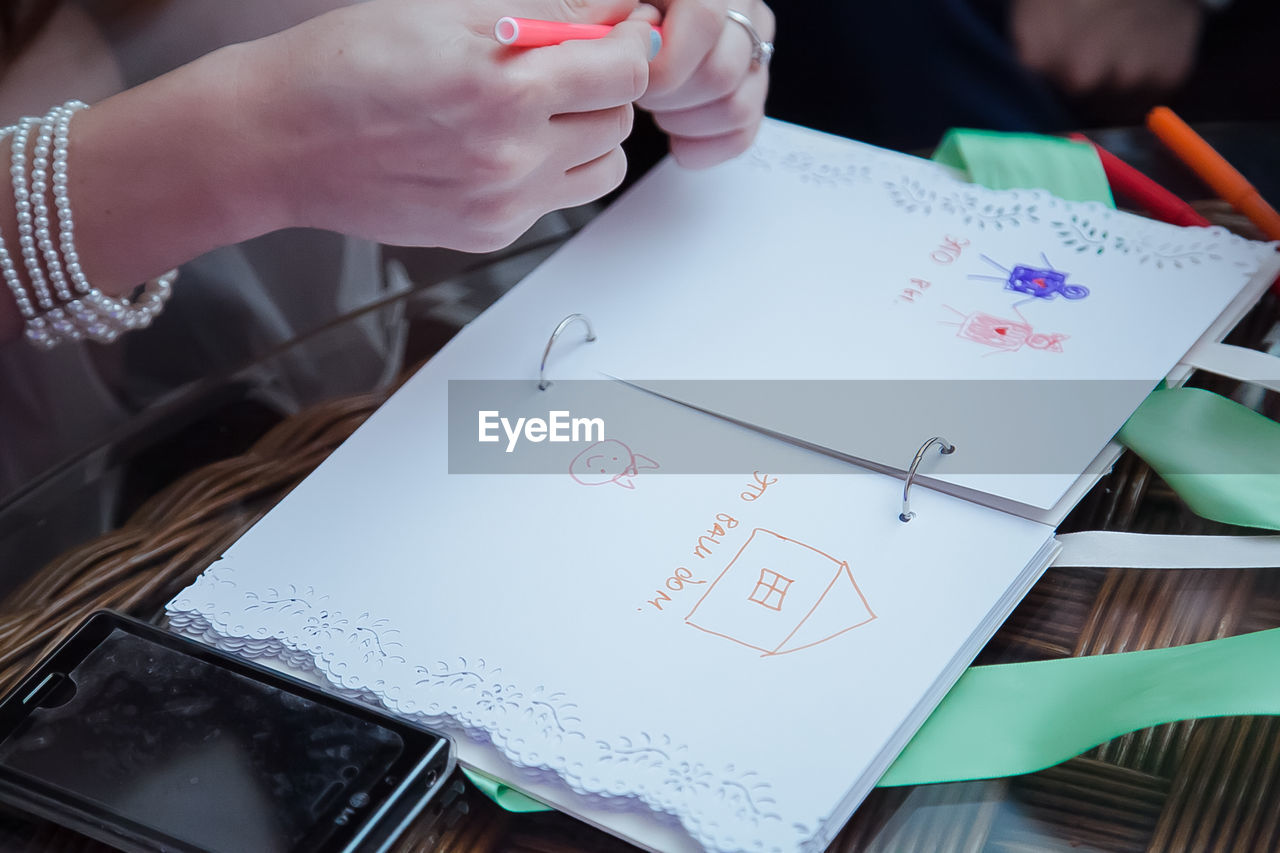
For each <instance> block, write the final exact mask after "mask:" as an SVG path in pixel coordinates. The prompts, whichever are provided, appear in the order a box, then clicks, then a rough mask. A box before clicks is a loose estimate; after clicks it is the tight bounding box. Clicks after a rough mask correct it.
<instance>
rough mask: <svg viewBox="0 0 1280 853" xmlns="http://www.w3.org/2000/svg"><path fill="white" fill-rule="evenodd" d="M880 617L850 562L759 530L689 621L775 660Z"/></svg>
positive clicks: (743, 547) (731, 562) (700, 628)
mask: <svg viewBox="0 0 1280 853" xmlns="http://www.w3.org/2000/svg"><path fill="white" fill-rule="evenodd" d="M875 618H876V615H875V613H873V612H872V610H871V607H870V606H869V605H868V604H867V600H866V598H865V597H864V596H863V594H862V591H861V590H860V589H858V584H857V582H856V581H854V579H853V573H852V572H851V571H850V570H849V564H848V563H847V562H845V561H844V560H837V559H836V558H835V557H832V556H831V555H829V554H824V553H823V552H822V551H819V550H818V549H817V548H814V547H812V546H810V545H806V544H804V543H803V542H799V541H796V540H795V539H788V538H787V537H785V536H781V535H779V534H777V533H774V532H773V531H771V530H765V529H764V528H761V527H757V528H755V529H754V530H752V531H751V536H749V537H748V538H747V541H746V543H745V544H744V545H743V546H742V547H741V548H740V549H738V553H736V554H735V555H734V556H733V559H732V560H730V561H729V565H727V566H726V567H725V569H724V571H722V572H721V573H720V575H719V577H717V578H716V579H715V580H714V581H713V582H712V583H711V585H710V586H709V587H708V588H707V591H706V592H705V593H703V595H702V598H700V599H699V600H698V603H697V604H695V605H694V606H693V609H692V610H691V611H690V612H689V615H688V616H686V617H685V622H686V623H688V624H689V625H691V626H693V627H694V628H697V629H698V630H700V631H705V632H707V633H708V634H714V635H716V636H718V637H724V638H725V639H726V640H732V641H733V642H735V643H739V644H741V645H744V646H747V647H748V648H752V649H755V650H757V651H759V652H762V653H763V654H764V655H766V656H768V655H782V654H789V653H791V652H796V651H800V650H801V649H807V648H809V647H811V646H816V645H818V644H819V643H824V642H826V641H827V640H830V639H832V638H833V637H837V636H839V635H840V634H843V633H845V632H846V631H851V630H852V629H854V628H857V627H858V626H859V625H865V624H867V623H868V622H870V621H871V620H873V619H875Z"/></svg>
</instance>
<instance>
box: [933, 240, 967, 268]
mask: <svg viewBox="0 0 1280 853" xmlns="http://www.w3.org/2000/svg"><path fill="white" fill-rule="evenodd" d="M968 245H969V241H968V240H966V239H965V238H963V237H951V236H946V237H943V238H942V245H940V246H938V248H936V249H934V250H933V251H932V252H930V253H929V257H931V258H933V260H934V263H939V264H950V263H955V262H956V261H957V260H959V258H960V253H961V252H963V251H964V248H965V246H968Z"/></svg>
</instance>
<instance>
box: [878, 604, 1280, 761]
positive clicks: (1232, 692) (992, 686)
mask: <svg viewBox="0 0 1280 853" xmlns="http://www.w3.org/2000/svg"><path fill="white" fill-rule="evenodd" d="M1277 660H1280V628H1277V629H1274V630H1270V631H1259V632H1257V633H1254V634H1244V635H1241V636H1238V637H1227V638H1225V639H1221V640H1210V641H1209V642H1205V643H1193V644H1191V645H1186V646H1177V647H1175V648H1171V649H1152V650H1149V651H1140V652H1123V653H1120V654H1111V655H1094V656H1092V657H1083V658H1062V659H1060V660H1049V661H1036V662H1034V663H1015V664H1004V665H999V666H975V667H970V668H969V670H968V671H966V672H965V674H964V675H963V676H961V677H960V680H959V681H957V682H956V686H955V687H953V688H952V689H951V692H949V693H948V694H947V696H946V698H945V699H944V700H943V702H942V704H941V705H939V706H938V708H937V710H935V711H934V712H933V714H932V716H930V717H929V719H928V720H926V721H925V724H924V726H922V727H921V729H920V731H918V732H917V733H916V735H915V737H914V738H912V739H911V742H910V743H909V744H907V748H906V749H905V750H903V751H902V754H901V755H899V756H898V759H897V760H896V761H895V762H894V763H893V765H892V766H891V767H890V768H889V771H888V772H887V773H885V774H884V776H883V777H882V778H881V779H880V783H879V784H880V785H881V786H891V785H920V784H925V783H930V782H953V781H959V780H962V779H987V778H993V777H997V776H1012V775H1015V774H1019V773H1033V772H1035V771H1037V770H1043V769H1044V768H1046V767H1052V766H1053V765H1055V764H1058V763H1060V762H1062V761H1066V760H1067V759H1069V758H1072V757H1074V756H1077V755H1079V754H1080V753H1082V752H1085V751H1086V750H1088V749H1092V748H1093V747H1095V746H1098V745H1099V744H1102V743H1105V742H1107V741H1108V740H1111V739H1112V738H1115V737H1119V736H1120V735H1123V734H1127V733H1129V732H1133V731H1137V730H1138V729H1144V728H1147V727H1148V726H1156V725H1160V724H1162V723H1171V722H1174V721H1176V720H1193V719H1201V718H1204V717H1227V716H1236V715H1244V714H1269V715H1276V714H1280V678H1276V677H1275V668H1276V661H1277Z"/></svg>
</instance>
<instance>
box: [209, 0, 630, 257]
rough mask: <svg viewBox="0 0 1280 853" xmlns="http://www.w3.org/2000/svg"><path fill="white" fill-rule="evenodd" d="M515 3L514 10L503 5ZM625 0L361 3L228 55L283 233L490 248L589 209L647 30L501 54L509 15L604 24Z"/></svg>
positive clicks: (610, 167) (601, 184)
mask: <svg viewBox="0 0 1280 853" xmlns="http://www.w3.org/2000/svg"><path fill="white" fill-rule="evenodd" d="M513 3H514V5H513ZM633 6H634V4H633V2H632V0H577V2H574V3H566V2H560V0H432V2H423V0H371V2H367V3H362V4H357V5H354V6H351V7H349V8H345V9H340V10H337V11H334V12H330V13H328V14H325V15H322V16H320V17H318V18H315V19H313V20H311V21H308V22H306V23H304V24H301V25H299V26H297V27H294V28H292V29H290V30H287V31H285V32H283V33H280V34H279V35H276V36H272V37H270V38H266V39H262V40H259V41H257V42H251V43H249V44H247V45H243V46H241V47H240V48H239V49H238V51H239V52H238V59H239V61H238V74H237V85H238V89H239V92H240V101H241V105H240V106H241V109H239V110H237V114H236V115H233V116H229V119H231V120H233V121H237V122H238V130H239V132H240V134H241V137H242V140H243V141H244V143H245V144H246V145H248V146H250V148H251V149H252V151H253V152H255V154H256V155H257V156H260V157H262V158H263V159H264V160H265V161H266V162H269V163H270V164H271V166H270V169H269V170H268V173H269V174H270V175H271V176H272V177H269V178H267V180H270V181H272V182H273V184H274V187H273V191H272V196H273V197H274V199H275V203H276V204H279V205H280V212H279V217H280V218H281V219H282V220H284V221H285V222H287V224H290V225H306V226H312V227H318V228H327V229H332V230H336V231H342V232H344V233H348V234H355V235H358V236H363V237H367V238H370V239H373V240H377V241H380V242H384V243H394V244H412V245H432V246H446V247H450V248H456V249H463V250H467V251H485V250H491V249H496V248H499V247H502V246H505V245H507V244H508V243H510V242H511V241H512V240H514V239H515V238H516V237H518V236H519V235H520V234H521V233H523V232H524V231H525V230H526V229H527V228H528V227H529V226H530V225H532V224H533V222H534V221H535V220H536V219H537V218H538V217H540V216H541V215H543V214H545V213H547V212H548V211H551V210H555V209H559V208H564V207H570V206H574V205H578V204H583V203H585V202H588V201H591V200H593V199H596V198H599V197H600V196H602V195H604V194H606V193H607V192H609V191H610V190H612V189H613V188H615V187H616V186H617V185H618V184H619V183H620V182H621V181H622V178H623V175H624V173H625V170H626V162H625V157H624V155H623V153H622V149H621V147H620V144H621V142H622V140H623V139H625V138H626V136H627V135H628V134H629V133H630V131H631V125H632V118H633V116H632V106H631V105H632V102H633V101H635V100H636V99H637V98H639V97H640V96H641V95H642V94H643V93H644V91H645V89H646V87H647V85H648V80H649V76H648V53H649V34H648V27H647V25H646V24H645V23H643V22H641V21H630V22H625V23H623V24H622V25H621V26H618V27H617V28H615V30H614V31H613V32H612V33H611V34H610V35H609V36H607V37H605V38H602V39H599V40H590V41H586V40H582V41H570V42H566V43H564V44H562V45H557V46H554V47H548V48H538V49H515V48H508V47H503V46H502V45H500V44H498V43H497V41H496V40H495V39H494V38H493V26H494V23H495V22H496V21H497V20H498V18H500V17H502V16H503V15H508V14H509V15H515V16H520V17H529V18H554V19H560V20H564V19H571V20H577V21H581V22H588V23H613V22H616V21H619V20H622V19H624V18H626V17H627V15H628V13H629V12H630V11H631V10H632V8H633Z"/></svg>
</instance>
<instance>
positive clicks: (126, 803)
mask: <svg viewBox="0 0 1280 853" xmlns="http://www.w3.org/2000/svg"><path fill="white" fill-rule="evenodd" d="M454 762H455V759H454V751H453V744H452V742H451V741H450V740H449V739H448V738H447V737H445V736H443V735H441V734H439V733H436V732H432V731H430V730H428V729H426V728H423V727H421V726H418V725H415V724H413V723H410V722H407V721H405V720H402V719H399V718H397V717H394V716H391V715H390V714H387V713H384V712H381V711H379V710H377V709H375V708H373V707H371V706H367V705H363V704H359V703H357V702H355V701H349V700H346V699H343V698H340V697H337V696H334V695H332V694H329V693H326V692H324V691H323V690H320V689H319V688H316V687H313V686H311V685H309V684H306V683H305V682H302V681H300V680H298V679H294V678H290V677H287V676H284V675H281V674H280V673H277V672H275V671H274V670H270V669H267V668H265V667H261V666H257V665H255V664H252V663H249V662H247V661H244V660H242V659H240V658H237V657H234V656H232V655H229V654H225V653H223V652H220V651H218V650H216V649H213V648H210V647H209V646H206V645H204V644H202V643H198V642H195V641H193V640H189V639H186V638H184V637H179V636H177V635H175V634H172V633H170V632H167V631H164V630H162V629H160V628H157V627H155V626H153V625H150V624H147V623H145V622H140V621H138V620H136V619H132V618H129V617H127V616H123V615H120V614H118V613H114V612H111V611H100V612H98V613H95V614H93V615H92V616H90V617H89V618H88V619H87V620H85V621H84V622H83V623H82V624H81V625H80V626H79V627H78V628H77V629H76V631H75V633H74V634H72V635H71V636H70V637H69V638H68V639H67V640H66V641H64V642H63V643H62V644H60V645H59V646H58V647H57V648H56V649H54V651H53V652H51V653H50V654H49V655H48V656H47V657H46V658H45V659H44V660H43V661H41V662H40V664H38V665H37V666H36V668H35V670H34V671H33V672H32V673H31V674H30V675H28V676H27V677H26V678H24V679H23V681H22V683H21V684H19V685H18V687H17V688H16V689H15V690H13V691H12V692H11V693H9V695H8V696H6V697H5V698H4V699H3V701H0V800H3V801H4V802H7V803H9V804H11V805H13V806H15V807H17V808H19V809H21V810H24V811H27V812H30V813H33V814H36V815H39V816H41V817H45V818H48V819H49V820H52V821H54V822H56V823H59V824H62V825H65V826H69V827H71V828H72V829H75V830H77V831H79V832H82V833H84V834H85V835H89V836H91V837H93V838H97V839H98V840H101V841H104V842H106V843H108V844H111V845H114V846H116V847H118V848H120V849H122V850H126V851H131V853H132V852H133V851H137V853H151V851H182V853H196V852H197V851H198V852H199V853H224V851H225V853H372V851H382V850H386V849H387V848H389V847H390V845H391V843H392V842H393V841H394V840H395V838H396V836H398V835H399V834H400V832H401V831H402V830H403V829H404V828H405V827H406V826H407V824H408V823H409V822H410V821H411V820H413V819H414V817H416V816H417V815H418V814H419V813H420V812H421V811H422V810H423V809H424V808H425V807H427V805H428V804H429V803H430V802H431V801H432V799H433V798H434V797H436V795H437V794H438V793H439V792H440V791H441V790H442V789H443V788H444V787H445V782H446V779H447V778H448V777H449V775H450V773H451V772H452V770H453V767H454Z"/></svg>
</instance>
